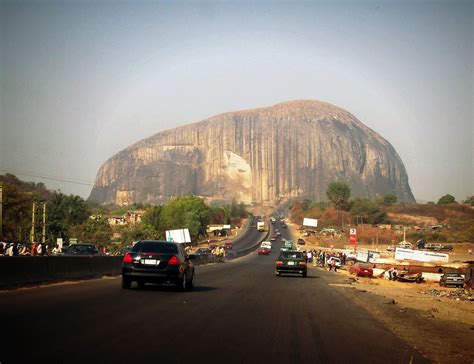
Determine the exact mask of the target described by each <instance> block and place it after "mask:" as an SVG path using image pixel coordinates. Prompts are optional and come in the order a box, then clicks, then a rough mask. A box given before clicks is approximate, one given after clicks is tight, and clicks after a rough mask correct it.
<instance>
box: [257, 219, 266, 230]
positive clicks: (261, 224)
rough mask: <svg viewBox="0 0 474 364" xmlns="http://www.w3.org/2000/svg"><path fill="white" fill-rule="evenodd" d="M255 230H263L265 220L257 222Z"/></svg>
mask: <svg viewBox="0 0 474 364" xmlns="http://www.w3.org/2000/svg"><path fill="white" fill-rule="evenodd" d="M257 230H258V231H265V222H263V221H259V222H257Z"/></svg>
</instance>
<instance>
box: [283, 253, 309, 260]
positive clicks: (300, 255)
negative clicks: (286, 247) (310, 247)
mask: <svg viewBox="0 0 474 364" xmlns="http://www.w3.org/2000/svg"><path fill="white" fill-rule="evenodd" d="M280 257H282V258H284V259H303V253H300V252H282V253H281V255H280Z"/></svg>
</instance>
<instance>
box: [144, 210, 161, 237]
mask: <svg viewBox="0 0 474 364" xmlns="http://www.w3.org/2000/svg"><path fill="white" fill-rule="evenodd" d="M162 210H163V206H162V205H157V206H152V207H149V208H148V209H147V210H146V212H145V215H144V216H143V219H142V222H143V224H145V225H150V226H152V227H153V228H154V229H155V230H156V231H159V230H160V221H161V217H160V215H161V211H162Z"/></svg>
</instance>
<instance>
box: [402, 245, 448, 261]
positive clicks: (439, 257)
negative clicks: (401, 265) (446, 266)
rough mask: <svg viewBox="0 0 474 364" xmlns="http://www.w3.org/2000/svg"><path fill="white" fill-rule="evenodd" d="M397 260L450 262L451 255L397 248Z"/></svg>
mask: <svg viewBox="0 0 474 364" xmlns="http://www.w3.org/2000/svg"><path fill="white" fill-rule="evenodd" d="M395 259H396V260H418V261H420V262H444V263H448V262H449V254H443V253H435V252H427V251H422V250H413V249H404V248H399V247H397V248H395Z"/></svg>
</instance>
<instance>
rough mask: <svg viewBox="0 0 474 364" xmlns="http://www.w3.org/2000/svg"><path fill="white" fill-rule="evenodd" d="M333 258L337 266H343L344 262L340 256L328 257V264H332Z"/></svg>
mask: <svg viewBox="0 0 474 364" xmlns="http://www.w3.org/2000/svg"><path fill="white" fill-rule="evenodd" d="M333 260H334V261H335V262H336V267H338V268H339V267H341V266H342V262H341V259H339V258H336V257H329V258H327V259H326V264H327V265H331V264H332V262H333Z"/></svg>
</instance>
